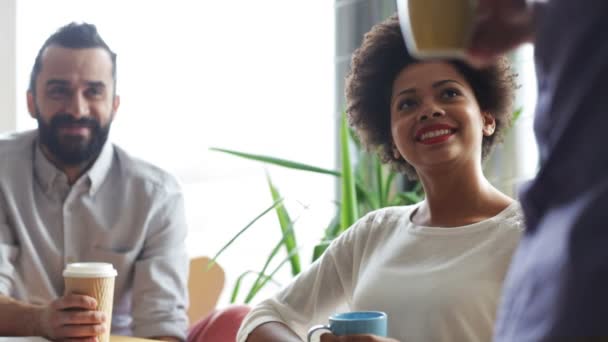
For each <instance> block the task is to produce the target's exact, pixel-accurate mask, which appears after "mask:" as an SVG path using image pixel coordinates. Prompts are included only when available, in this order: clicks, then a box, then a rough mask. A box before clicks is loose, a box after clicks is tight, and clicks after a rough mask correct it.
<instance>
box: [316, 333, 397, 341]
mask: <svg viewBox="0 0 608 342" xmlns="http://www.w3.org/2000/svg"><path fill="white" fill-rule="evenodd" d="M321 342H399V341H397V340H395V339H392V338H388V337H380V336H376V335H347V336H336V335H334V334H330V333H325V334H323V335H321Z"/></svg>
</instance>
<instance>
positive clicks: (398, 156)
mask: <svg viewBox="0 0 608 342" xmlns="http://www.w3.org/2000/svg"><path fill="white" fill-rule="evenodd" d="M391 148H392V150H393V158H395V159H401V153H400V152H399V149H397V145H395V142H394V141H393V142H391Z"/></svg>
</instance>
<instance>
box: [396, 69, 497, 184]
mask: <svg viewBox="0 0 608 342" xmlns="http://www.w3.org/2000/svg"><path fill="white" fill-rule="evenodd" d="M390 105H391V134H392V138H393V142H394V144H395V146H394V148H393V154H394V156H395V157H396V158H399V157H400V158H404V159H405V160H406V161H408V162H409V163H410V164H411V165H412V166H414V168H415V169H416V171H417V172H418V173H420V172H423V171H424V170H427V169H429V168H432V167H435V166H440V165H455V164H452V163H481V142H482V138H483V136H484V135H491V134H493V133H494V128H495V121H494V118H493V117H492V116H491V115H490V114H489V113H481V111H480V109H479V105H478V103H477V99H476V98H475V95H474V93H473V89H472V88H471V86H470V85H469V83H468V82H467V81H466V79H465V78H464V76H462V75H461V74H460V72H458V70H457V69H456V68H455V67H454V66H452V65H451V64H449V63H445V62H424V63H417V64H413V65H410V66H408V67H406V68H404V69H403V70H401V72H400V73H399V74H398V75H397V78H396V79H395V81H394V82H393V90H392V95H391V104H390Z"/></svg>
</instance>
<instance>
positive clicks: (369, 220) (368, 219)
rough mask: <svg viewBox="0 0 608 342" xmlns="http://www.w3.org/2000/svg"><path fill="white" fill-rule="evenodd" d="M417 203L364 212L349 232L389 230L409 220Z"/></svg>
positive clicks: (360, 232)
mask: <svg viewBox="0 0 608 342" xmlns="http://www.w3.org/2000/svg"><path fill="white" fill-rule="evenodd" d="M416 207H417V204H414V205H403V206H391V207H384V208H381V209H376V210H373V211H370V212H369V213H367V214H365V215H364V216H363V217H361V218H360V219H359V220H357V221H356V222H355V224H353V226H352V227H351V228H350V229H349V231H351V232H352V233H351V234H354V235H359V234H366V233H367V234H369V233H373V232H374V231H376V230H378V229H382V230H385V231H386V230H391V229H393V228H397V227H400V226H402V225H403V224H406V223H407V222H409V217H410V216H411V214H412V212H413V211H414V210H415V209H416Z"/></svg>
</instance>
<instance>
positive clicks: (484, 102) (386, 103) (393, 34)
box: [346, 14, 516, 179]
mask: <svg viewBox="0 0 608 342" xmlns="http://www.w3.org/2000/svg"><path fill="white" fill-rule="evenodd" d="M420 62H421V61H419V60H416V59H414V58H413V57H412V56H410V55H409V54H408V52H407V49H406V46H405V42H404V39H403V35H402V33H401V29H400V26H399V19H398V17H397V15H396V14H395V15H392V16H391V17H389V18H388V19H386V20H384V21H383V22H381V23H379V24H377V25H375V26H374V27H373V28H372V29H371V30H370V31H369V32H368V33H367V34H366V35H365V37H364V38H363V43H362V44H361V47H359V48H358V49H357V50H355V52H354V53H353V56H352V60H351V70H350V72H349V74H348V76H347V78H346V112H347V114H348V117H349V122H350V124H351V126H353V127H354V128H355V130H356V132H357V135H358V136H359V139H360V140H361V143H362V144H363V146H365V147H366V148H367V149H368V150H370V151H375V152H377V153H378V155H379V157H380V159H381V160H382V161H383V162H385V163H390V164H391V165H392V166H393V167H394V168H395V169H396V170H398V171H400V172H403V173H405V174H406V175H407V176H408V177H409V178H410V179H417V174H416V170H415V169H414V167H413V166H412V165H410V164H409V163H408V162H407V161H405V160H404V159H403V158H399V159H396V158H395V157H394V156H393V153H392V151H393V149H392V146H393V143H392V137H391V121H390V117H391V114H390V99H391V92H392V86H393V81H394V80H395V78H396V77H397V75H398V74H399V73H400V72H401V70H403V68H405V67H407V66H409V65H412V64H415V63H420ZM447 62H448V63H450V64H452V65H453V66H454V67H455V68H456V70H458V71H459V72H460V73H461V74H462V75H463V76H464V78H465V79H466V80H467V81H468V82H469V84H470V85H471V87H472V89H473V92H474V94H475V97H476V99H477V102H478V104H479V107H480V109H481V110H482V111H484V112H489V113H491V114H492V116H493V117H494V118H495V120H496V128H495V131H494V134H493V135H490V136H484V137H483V141H482V158H484V159H485V158H486V157H487V155H488V154H489V152H490V151H491V150H492V148H493V147H494V145H496V144H497V143H499V142H501V141H502V138H503V135H504V131H505V128H507V127H508V126H510V124H511V119H512V107H513V99H514V91H515V88H516V85H515V77H516V75H515V74H513V72H512V70H511V67H510V65H509V62H508V60H507V59H506V58H500V59H499V60H497V61H496V62H495V63H494V64H492V65H490V66H488V67H485V68H483V69H474V68H472V67H470V66H469V65H468V64H466V63H464V62H462V61H458V60H449V61H447Z"/></svg>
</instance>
